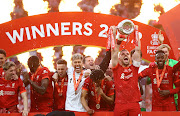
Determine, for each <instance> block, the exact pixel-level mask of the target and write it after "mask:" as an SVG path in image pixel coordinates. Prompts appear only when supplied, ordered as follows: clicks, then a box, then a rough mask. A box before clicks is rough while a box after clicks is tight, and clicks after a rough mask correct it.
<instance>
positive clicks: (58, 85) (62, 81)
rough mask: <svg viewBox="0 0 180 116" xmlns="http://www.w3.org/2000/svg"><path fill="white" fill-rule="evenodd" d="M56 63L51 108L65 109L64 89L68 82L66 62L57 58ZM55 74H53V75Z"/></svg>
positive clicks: (65, 89)
mask: <svg viewBox="0 0 180 116" xmlns="http://www.w3.org/2000/svg"><path fill="white" fill-rule="evenodd" d="M56 65H57V72H56V73H57V74H58V75H57V76H58V78H57V80H55V81H54V83H55V86H54V108H53V110H58V111H65V101H66V91H67V84H68V77H67V73H66V71H67V62H66V61H65V60H63V59H59V60H58V61H57V62H56ZM54 76H55V75H54Z"/></svg>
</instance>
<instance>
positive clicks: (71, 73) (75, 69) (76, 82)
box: [65, 53, 86, 112]
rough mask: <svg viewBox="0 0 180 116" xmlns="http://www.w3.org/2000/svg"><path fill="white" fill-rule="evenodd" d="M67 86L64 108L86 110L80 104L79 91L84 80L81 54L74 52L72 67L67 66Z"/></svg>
mask: <svg viewBox="0 0 180 116" xmlns="http://www.w3.org/2000/svg"><path fill="white" fill-rule="evenodd" d="M67 74H68V87H67V93H66V103H65V110H68V111H78V112H86V110H85V109H84V107H83V106H82V104H81V91H82V86H83V84H84V81H85V79H86V78H85V75H84V71H83V56H82V55H81V54H79V53H76V54H74V55H73V56H72V67H70V68H68V71H67Z"/></svg>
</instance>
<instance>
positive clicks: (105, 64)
mask: <svg viewBox="0 0 180 116" xmlns="http://www.w3.org/2000/svg"><path fill="white" fill-rule="evenodd" d="M110 60H111V50H108V51H106V54H105V57H104V59H103V60H102V62H101V64H100V65H99V66H100V69H101V70H103V71H104V72H106V70H107V68H108V66H109V63H110Z"/></svg>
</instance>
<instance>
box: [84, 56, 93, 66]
mask: <svg viewBox="0 0 180 116" xmlns="http://www.w3.org/2000/svg"><path fill="white" fill-rule="evenodd" d="M89 57H91V56H85V57H84V58H83V64H85V61H86V58H89Z"/></svg>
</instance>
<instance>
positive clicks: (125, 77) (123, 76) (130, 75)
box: [120, 73, 133, 79]
mask: <svg viewBox="0 0 180 116" xmlns="http://www.w3.org/2000/svg"><path fill="white" fill-rule="evenodd" d="M131 77H133V73H131V74H129V75H127V76H125V74H124V73H122V74H121V77H120V79H129V78H131Z"/></svg>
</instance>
